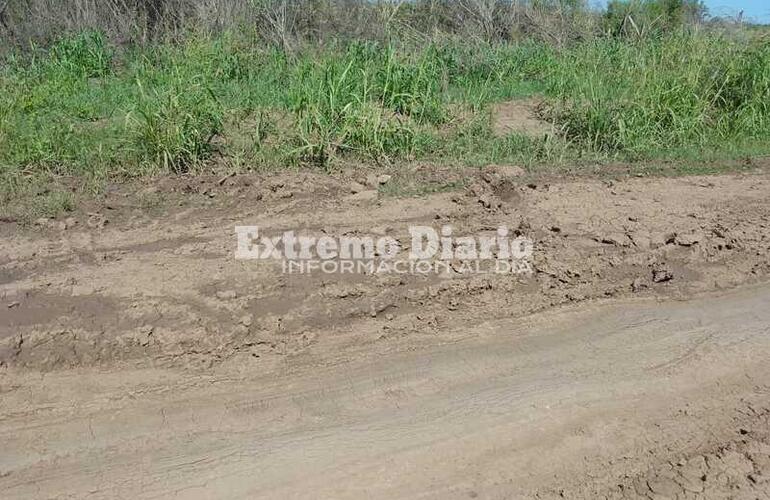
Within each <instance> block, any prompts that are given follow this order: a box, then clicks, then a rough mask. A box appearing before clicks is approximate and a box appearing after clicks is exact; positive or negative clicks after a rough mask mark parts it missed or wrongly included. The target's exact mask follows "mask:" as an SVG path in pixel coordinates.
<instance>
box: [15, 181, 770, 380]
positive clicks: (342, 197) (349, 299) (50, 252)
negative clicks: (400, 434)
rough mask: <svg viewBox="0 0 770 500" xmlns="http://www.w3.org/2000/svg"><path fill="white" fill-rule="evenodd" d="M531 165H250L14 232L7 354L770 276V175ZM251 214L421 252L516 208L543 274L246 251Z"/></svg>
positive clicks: (284, 346) (278, 333)
mask: <svg viewBox="0 0 770 500" xmlns="http://www.w3.org/2000/svg"><path fill="white" fill-rule="evenodd" d="M518 174H519V172H517V171H515V170H511V169H506V168H503V167H495V168H490V169H487V170H486V171H484V172H482V173H481V174H480V175H479V176H478V177H477V178H476V179H475V180H473V181H472V182H469V183H468V185H467V187H466V188H464V189H462V190H459V191H455V192H448V193H440V194H434V195H429V196H424V197H421V198H406V199H397V198H383V197H378V196H377V193H376V191H375V193H374V196H373V197H368V198H363V199H362V198H361V197H359V196H357V195H356V194H351V193H350V191H349V190H348V189H347V188H346V186H345V185H339V184H334V182H333V181H331V180H330V179H329V178H328V177H323V176H311V175H306V174H305V175H303V176H291V175H287V176H284V177H278V178H275V179H271V180H266V181H264V182H248V181H245V180H243V179H240V178H233V179H225V181H226V183H227V182H232V183H233V184H234V188H233V189H234V190H233V192H232V195H230V196H228V195H225V194H217V197H216V198H214V200H215V201H217V203H219V205H217V204H214V205H212V206H210V207H208V206H200V207H196V208H190V209H186V210H181V211H175V212H170V213H168V214H165V215H164V214H159V215H148V214H147V213H146V212H145V211H142V210H136V209H129V208H125V209H120V208H116V209H113V210H112V211H111V212H110V213H109V223H105V219H106V216H102V218H100V217H96V216H95V214H90V215H85V216H82V220H78V219H77V217H75V220H67V221H66V222H65V223H64V224H58V222H64V221H53V222H54V223H53V224H51V226H50V227H47V228H43V229H37V230H32V231H28V230H25V231H21V230H17V231H14V232H10V233H8V232H6V237H5V238H4V239H3V245H2V251H1V253H0V301H2V304H1V305H2V314H1V315H0V364H1V365H2V366H6V367H19V368H29V369H35V370H44V371H46V370H54V369H61V368H67V367H82V366H97V365H98V366H111V365H115V364H130V365H135V366H144V367H146V366H155V367H165V366H187V367H192V368H195V367H208V366H211V365H212V364H214V363H221V362H223V361H228V360H234V361H238V360H243V361H244V362H246V363H251V364H255V365H257V366H259V367H262V366H271V364H273V363H276V362H280V360H281V359H283V358H284V357H285V356H287V355H300V354H301V355H307V356H314V355H317V354H320V353H325V352H328V351H335V352H343V351H348V350H353V351H356V350H367V349H375V350H388V349H390V348H394V349H395V348H400V347H402V346H404V345H407V346H409V345H423V344H425V345H427V344H433V343H435V342H436V341H437V340H439V341H452V340H453V339H454V338H456V337H458V336H462V330H463V327H465V326H468V325H475V324H477V323H478V322H479V321H480V320H489V319H495V318H505V317H520V316H523V315H527V314H530V313H533V312H536V311H540V310H543V309H547V308H551V307H554V306H560V305H565V304H570V303H579V302H582V301H591V300H597V299H607V298H623V297H630V296H639V297H658V298H682V297H686V296H688V295H690V294H692V293H696V292H704V291H710V290H720V289H730V288H732V287H735V286H739V285H743V284H751V283H755V282H761V281H764V280H766V279H767V274H768V268H769V266H770V264H769V263H768V262H769V260H770V259H769V258H768V257H769V255H770V254H769V250H768V241H770V240H769V238H768V237H769V236H770V234H769V233H770V229H768V222H767V221H768V215H770V179H768V176H767V175H764V174H762V175H744V176H714V177H683V178H675V179H670V178H660V179H629V180H624V181H616V182H612V181H602V180H582V181H562V182H550V183H547V184H545V183H539V182H537V181H533V182H530V181H521V180H520V179H521V178H520V177H517V175H518ZM226 183H225V185H227V184H226ZM96 215H100V214H96ZM97 219H98V220H97ZM95 220H96V222H95ZM89 222H90V223H89ZM235 225H256V226H259V228H260V230H261V231H262V232H263V233H264V234H269V235H280V234H281V232H283V231H286V230H292V229H301V230H303V231H305V232H308V233H310V234H313V235H317V236H320V235H331V236H340V235H368V234H374V235H390V236H392V237H394V238H396V239H398V240H399V241H400V242H401V243H402V246H403V247H404V251H408V247H409V243H410V237H409V234H408V226H410V225H427V226H432V227H436V228H438V227H440V226H442V225H451V226H452V227H453V228H454V231H455V234H458V235H461V234H466V235H475V234H479V233H483V232H485V231H486V232H488V231H494V230H495V229H496V228H497V227H498V226H500V225H505V226H507V227H509V228H511V230H512V231H513V232H516V233H517V234H522V235H525V236H528V237H530V238H532V239H533V240H534V242H535V249H534V258H533V268H534V274H533V275H532V276H531V277H524V276H511V275H495V274H488V275H478V274H468V273H462V272H456V273H452V274H450V275H440V276H436V275H409V274H400V275H393V274H385V275H350V274H339V275H329V274H320V273H314V274H312V275H287V274H284V273H283V272H282V268H281V265H280V263H278V262H268V261H260V262H254V261H239V260H236V259H234V250H235V234H234V226H235ZM6 231H7V230H6ZM455 264H458V266H457V268H458V269H462V267H461V266H460V265H459V264H462V263H461V262H460V263H455Z"/></svg>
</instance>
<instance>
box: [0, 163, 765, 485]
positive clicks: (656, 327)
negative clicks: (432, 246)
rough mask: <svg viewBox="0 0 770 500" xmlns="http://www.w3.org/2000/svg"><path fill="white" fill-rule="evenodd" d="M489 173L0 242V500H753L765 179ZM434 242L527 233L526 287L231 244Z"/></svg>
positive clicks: (124, 209) (16, 232)
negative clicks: (530, 270)
mask: <svg viewBox="0 0 770 500" xmlns="http://www.w3.org/2000/svg"><path fill="white" fill-rule="evenodd" d="M506 175H507V174H505V173H503V174H500V173H499V172H492V174H491V175H486V176H485V175H482V176H481V177H480V178H479V179H478V180H477V181H476V182H474V183H471V184H470V185H468V186H467V187H466V188H463V189H461V190H458V191H456V192H450V193H440V194H434V195H428V196H424V197H422V198H410V199H406V200H396V199H392V198H381V199H379V200H378V199H377V196H376V194H375V196H374V197H362V196H357V195H351V194H350V193H349V192H347V191H348V190H347V187H346V184H345V182H344V181H339V180H334V179H331V178H326V177H323V176H318V177H317V178H315V177H312V178H310V179H307V178H304V179H302V178H300V179H297V178H293V177H290V176H287V177H286V178H283V179H278V180H275V179H273V180H270V181H264V182H255V181H253V180H251V181H249V183H248V185H246V183H245V181H242V180H239V179H233V180H232V184H231V185H229V186H228V184H227V183H226V184H225V185H224V187H222V188H221V191H220V192H217V195H216V196H215V197H213V198H212V197H211V196H210V191H209V188H206V191H205V193H206V194H205V196H202V199H204V200H205V201H204V202H201V203H200V204H199V205H193V206H187V207H185V208H183V209H175V210H168V211H166V212H163V213H161V214H150V215H148V212H147V210H146V209H144V208H143V209H133V208H132V206H131V203H133V202H132V201H131V199H130V198H129V199H128V201H125V202H124V205H122V206H121V205H120V204H119V200H117V201H116V200H107V201H105V206H103V207H101V208H99V209H98V210H97V211H94V212H91V213H90V214H89V213H85V214H76V215H75V216H74V217H75V218H76V220H69V221H67V220H60V221H48V222H41V225H43V226H44V227H42V228H39V229H34V230H29V229H23V228H17V227H11V226H5V227H0V232H2V233H3V236H4V240H3V255H2V256H0V297H2V301H3V304H2V311H1V312H0V491H3V493H2V495H1V496H2V497H3V498H173V497H177V498H477V497H478V498H532V497H537V498H550V497H556V498H558V497H560V496H562V497H568V498H597V497H609V498H624V497H625V498H747V499H748V498H752V499H754V498H770V363H768V362H767V360H768V359H770V307H768V304H770V288H768V280H767V273H768V266H769V265H768V260H769V258H768V256H770V248H769V247H770V228H768V225H767V222H766V221H767V220H768V219H767V216H768V215H770V195H769V193H770V190H769V189H768V188H770V179H768V177H767V176H766V175H764V174H756V175H746V176H722V177H691V178H681V179H632V180H625V181H617V182H606V181H564V182H560V183H548V184H542V183H538V182H535V181H526V180H518V179H511V178H508V177H506ZM310 181H312V182H310ZM220 184H221V183H220V182H216V183H215V184H214V185H215V186H220ZM215 189H220V188H219V187H217V188H215ZM185 193H189V191H185ZM211 199H215V200H217V201H216V202H214V203H211V202H210V200H211ZM107 205H109V207H108V206H107ZM78 218H79V219H78ZM436 221H439V222H440V223H451V224H452V225H453V226H454V227H456V228H457V229H458V231H461V232H463V233H467V234H472V233H474V232H479V231H484V230H488V229H489V228H495V227H497V226H498V225H499V224H506V225H507V226H509V227H511V228H515V229H516V230H517V231H520V232H521V233H522V234H526V235H528V236H530V237H531V238H532V239H533V240H534V241H535V254H534V262H533V266H534V274H533V275H532V276H528V277H518V276H516V277H512V276H509V275H484V276H475V275H465V274H463V273H459V272H458V273H457V274H456V275H453V276H449V277H446V276H444V277H436V276H415V275H400V276H376V275H311V276H307V275H303V276H293V275H285V274H283V273H282V272H281V270H280V267H279V266H278V265H275V264H271V263H264V262H262V263H259V265H256V264H255V263H253V262H243V261H237V260H235V259H233V257H232V256H233V249H234V237H233V234H232V233H233V231H232V227H233V226H234V225H235V224H243V223H248V224H257V225H259V226H260V227H261V228H264V229H265V231H267V232H271V231H272V232H279V231H282V230H286V229H290V228H293V227H297V225H300V226H301V227H303V228H304V229H305V230H307V231H311V232H317V233H321V234H349V233H353V234H361V233H363V232H367V231H369V232H374V233H377V234H391V235H393V236H394V237H395V238H398V239H399V240H404V241H406V239H407V238H406V236H405V229H404V228H405V226H406V225H407V224H436Z"/></svg>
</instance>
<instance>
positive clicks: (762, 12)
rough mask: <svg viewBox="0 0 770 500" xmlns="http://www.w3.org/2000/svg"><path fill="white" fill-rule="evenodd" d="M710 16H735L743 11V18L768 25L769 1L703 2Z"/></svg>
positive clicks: (720, 0) (710, 0)
mask: <svg viewBox="0 0 770 500" xmlns="http://www.w3.org/2000/svg"><path fill="white" fill-rule="evenodd" d="M704 3H705V4H706V6H707V7H708V8H709V13H710V14H711V15H712V16H720V15H732V16H735V15H737V14H738V13H739V12H740V11H741V10H743V11H744V14H743V16H744V18H746V19H750V20H752V21H757V22H761V23H764V24H770V1H768V0H704Z"/></svg>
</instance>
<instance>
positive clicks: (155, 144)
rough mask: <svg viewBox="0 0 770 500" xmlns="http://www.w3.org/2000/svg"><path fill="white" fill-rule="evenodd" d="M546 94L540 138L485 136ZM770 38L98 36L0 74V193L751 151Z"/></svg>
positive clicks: (44, 203)
mask: <svg viewBox="0 0 770 500" xmlns="http://www.w3.org/2000/svg"><path fill="white" fill-rule="evenodd" d="M532 95H537V96H539V97H538V98H539V99H542V100H543V101H544V103H545V104H544V106H543V107H542V110H541V112H542V115H543V118H544V119H547V120H550V121H552V122H554V123H555V125H556V129H555V132H554V133H551V134H546V135H542V134H539V135H538V134H522V133H509V134H505V135H500V134H496V133H494V130H493V118H494V117H493V116H492V112H491V110H492V107H493V105H494V103H498V102H503V101H508V100H511V99H518V98H523V97H528V96H532ZM768 132H770V43H768V41H767V40H765V41H762V40H761V39H756V40H753V41H751V42H748V43H747V41H746V40H745V39H737V38H729V37H723V36H719V35H715V34H704V33H696V34H692V33H678V34H670V35H667V36H664V37H661V38H651V39H643V40H636V41H630V40H622V39H609V38H608V39H604V38H599V39H594V40H590V41H586V42H584V43H579V44H576V45H574V46H571V47H570V48H567V49H556V48H554V47H552V46H549V45H546V44H541V43H534V42H530V43H521V44H502V45H501V44H496V45H492V44H483V43H475V44H468V43H462V42H461V41H456V40H451V39H447V40H444V41H437V42H434V43H431V44H427V45H423V46H419V47H416V46H413V45H408V44H401V43H398V42H395V41H394V42H392V43H391V44H381V43H380V44H378V43H371V42H353V43H348V44H344V45H343V44H339V45H334V46H324V47H310V48H307V49H305V50H303V51H301V52H299V53H297V54H295V55H292V56H288V55H286V54H285V53H284V52H281V51H279V50H276V49H269V48H263V47H260V45H259V44H258V43H257V41H256V40H254V39H251V38H249V37H247V36H245V35H243V34H238V35H235V34H226V35H222V36H217V37H208V36H202V35H200V36H191V37H188V38H187V41H185V42H183V43H174V44H172V43H167V44H159V45H155V46H148V47H144V48H130V49H123V50H118V48H116V47H114V46H112V45H111V44H110V43H109V42H108V41H107V40H106V38H105V37H103V36H102V35H101V34H99V33H97V32H84V33H81V34H79V35H76V36H72V37H68V38H65V39H61V40H59V41H57V42H56V43H55V44H54V45H53V46H52V47H51V48H50V49H49V50H46V51H42V50H40V51H38V50H35V51H32V52H31V53H27V54H24V55H11V56H9V57H7V58H6V59H5V61H4V62H3V65H2V67H1V68H0V198H1V199H0V202H2V205H3V206H4V207H6V208H5V209H4V211H9V210H10V209H8V208H7V207H9V206H11V204H12V202H13V201H14V200H20V199H22V200H25V204H26V205H29V206H30V207H32V208H31V210H32V213H33V214H34V215H46V214H48V213H55V212H57V211H61V210H66V209H67V208H68V207H69V206H71V204H72V203H73V201H72V196H71V193H70V190H63V189H57V188H56V185H57V182H56V180H57V179H59V178H62V177H68V178H71V177H74V178H76V179H78V180H79V181H81V182H82V183H83V185H84V186H85V189H92V190H96V189H98V188H99V185H100V183H101V182H103V181H104V180H107V179H120V178H130V177H137V176H144V175H150V174H159V173H184V172H190V171H196V170H200V169H206V170H210V169H216V170H220V169H221V170H226V171H242V170H247V169H271V168H283V167H286V166H311V167H315V168H322V169H330V168H335V166H336V165H339V164H341V163H345V162H350V161H364V162H367V163H375V164H383V163H384V164H394V163H399V162H404V161H412V160H417V161H433V162H449V163H453V164H461V165H466V166H469V165H470V166H480V165H485V164H490V163H517V164H524V165H528V166H532V167H536V166H537V165H541V164H548V165H554V164H567V163H575V162H603V161H604V162H607V161H623V162H638V161H649V160H684V161H689V162H691V161H697V160H699V159H707V160H718V159H731V158H737V157H742V156H747V155H748V156H753V155H765V154H767V153H768V152H769V151H770V143H768V141H767V140H766V138H767V137H768Z"/></svg>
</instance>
